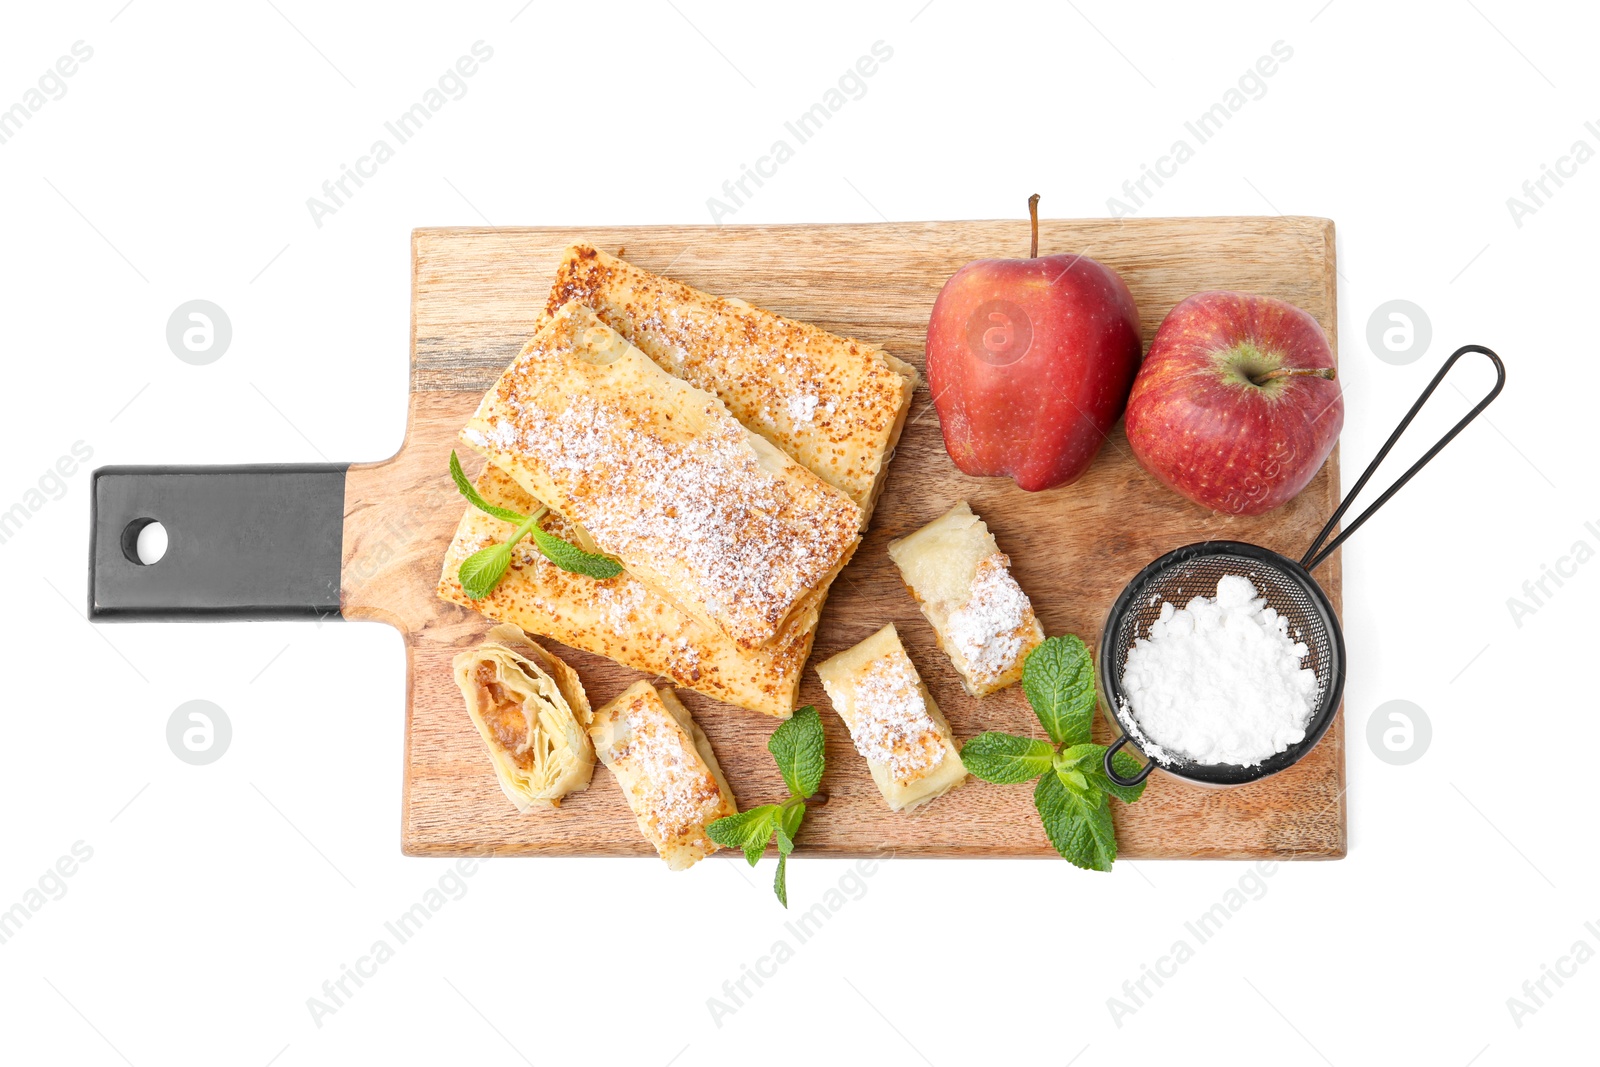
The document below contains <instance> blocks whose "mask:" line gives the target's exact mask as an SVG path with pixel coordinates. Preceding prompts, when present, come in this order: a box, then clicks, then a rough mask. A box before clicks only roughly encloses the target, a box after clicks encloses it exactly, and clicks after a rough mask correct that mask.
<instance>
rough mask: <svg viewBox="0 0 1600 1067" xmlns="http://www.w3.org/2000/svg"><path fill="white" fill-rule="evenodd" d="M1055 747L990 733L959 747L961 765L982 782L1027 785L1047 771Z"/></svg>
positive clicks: (1032, 739) (1040, 742) (1030, 738)
mask: <svg viewBox="0 0 1600 1067" xmlns="http://www.w3.org/2000/svg"><path fill="white" fill-rule="evenodd" d="M1054 755H1055V748H1054V747H1053V746H1052V745H1051V744H1050V743H1049V742H1047V741H1039V740H1036V739H1034V738H1032V737H1017V736H1016V735H1015V734H1002V733H996V732H994V731H990V732H989V733H983V734H979V735H978V736H977V737H974V738H973V739H972V740H971V741H968V742H967V743H966V744H964V745H962V746H961V765H962V766H963V767H965V768H966V769H967V770H969V771H971V772H972V773H973V774H975V775H977V776H978V777H979V778H982V779H983V780H984V781H986V782H997V783H999V784H1000V785H1015V784H1016V783H1018V782H1031V781H1033V780H1034V779H1035V778H1037V777H1039V776H1040V775H1041V774H1043V773H1044V772H1046V771H1048V770H1049V769H1050V760H1051V758H1052V757H1053V756H1054Z"/></svg>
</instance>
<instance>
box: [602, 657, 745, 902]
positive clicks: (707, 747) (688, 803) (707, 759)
mask: <svg viewBox="0 0 1600 1067" xmlns="http://www.w3.org/2000/svg"><path fill="white" fill-rule="evenodd" d="M589 737H590V739H591V740H592V741H593V742H594V749H595V753H596V754H597V755H598V756H599V757H600V762H602V763H604V764H605V765H606V766H607V767H608V768H610V770H611V773H612V774H613V775H615V776H616V779H617V783H618V784H619V785H621V786H622V795H623V796H625V797H627V798H628V806H629V807H630V808H632V809H633V815H634V818H635V819H637V820H638V821H639V830H640V832H641V833H643V834H644V836H645V840H647V841H649V842H650V843H651V844H652V845H654V846H655V850H656V852H657V853H659V854H660V856H661V858H662V859H664V860H666V861H667V867H668V868H670V869H671V870H674V871H681V870H683V869H684V868H686V867H692V866H694V865H695V864H696V863H698V862H700V860H702V859H704V858H705V857H706V856H707V855H708V854H709V853H712V852H715V851H716V850H717V845H716V844H715V843H714V842H713V841H712V840H711V838H710V836H708V835H707V833H706V827H707V826H708V825H710V824H711V823H712V822H715V821H716V820H717V819H721V818H723V817H725V816H728V815H736V814H738V811H739V807H738V805H737V804H735V803H734V800H733V790H732V789H730V788H728V782H727V779H725V778H723V776H722V768H721V767H719V766H717V755H716V753H715V752H712V751H711V742H709V741H707V740H706V735H705V734H704V733H703V732H701V730H700V727H699V726H698V725H697V724H696V723H695V721H694V718H693V717H692V716H691V715H690V714H689V709H688V708H686V707H684V706H683V704H682V703H680V702H679V700H678V697H677V694H675V693H673V691H672V690H670V689H665V688H663V689H656V688H655V687H654V686H652V685H651V684H650V683H649V682H635V683H634V684H633V685H631V686H629V687H628V688H627V689H626V690H624V691H623V693H622V695H621V696H619V697H617V699H615V700H613V701H612V702H611V703H609V704H607V705H606V706H605V707H603V708H601V709H600V710H599V711H597V712H595V713H594V725H592V726H590V727H589Z"/></svg>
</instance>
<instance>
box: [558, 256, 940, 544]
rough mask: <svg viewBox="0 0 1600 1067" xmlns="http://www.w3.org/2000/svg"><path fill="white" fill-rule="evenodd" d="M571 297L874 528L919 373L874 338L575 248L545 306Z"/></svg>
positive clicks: (865, 523)
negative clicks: (710, 397)
mask: <svg viewBox="0 0 1600 1067" xmlns="http://www.w3.org/2000/svg"><path fill="white" fill-rule="evenodd" d="M569 300H577V301H579V302H581V303H583V304H585V305H587V306H588V307H591V308H593V309H594V310H595V312H596V313H598V314H599V316H600V318H601V319H602V320H603V321H604V322H605V323H606V324H607V325H608V326H610V327H611V328H612V329H614V330H616V331H617V332H618V333H620V334H622V336H624V337H626V338H627V339H628V340H629V341H630V342H632V343H633V344H634V345H636V346H637V347H638V348H639V349H640V350H641V351H643V352H644V353H645V355H647V356H649V357H650V358H651V359H653V360H655V362H656V363H657V364H659V365H660V366H661V368H662V369H663V370H666V371H667V372H668V373H671V374H674V375H676V376H678V377H680V378H683V379H684V380H686V381H689V382H692V383H693V384H695V385H697V386H699V387H700V388H701V389H704V390H706V391H707V392H711V393H715V394H716V395H717V396H718V397H720V398H721V399H722V401H723V402H724V403H726V404H727V405H728V410H729V411H731V412H732V413H733V416H734V418H736V419H738V420H739V421H740V422H741V423H743V424H744V425H745V426H746V427H747V428H749V429H750V430H753V431H754V432H756V433H758V434H760V435H761V436H762V437H764V438H766V439H767V440H768V441H771V442H772V443H773V444H775V445H777V446H778V447H779V448H781V449H783V451H785V452H787V453H788V454H789V455H791V456H793V457H794V458H795V459H796V460H798V461H799V462H800V463H801V464H802V465H803V466H805V467H806V468H808V469H809V470H810V471H811V472H812V473H814V474H816V475H817V477H819V478H821V479H822V480H823V481H825V482H827V483H828V484H830V485H833V486H835V487H837V488H839V489H842V490H843V491H844V492H845V493H846V494H847V495H848V496H849V497H850V499H852V500H854V501H855V502H856V503H857V504H858V505H860V507H861V510H862V516H861V528H862V529H863V530H865V529H866V527H867V520H868V519H870V518H871V515H872V509H873V505H874V504H875V503H876V502H877V498H878V494H879V493H880V492H881V491H882V488H883V482H884V476H885V474H886V472H887V470H888V464H889V457H890V455H891V453H892V452H893V451H894V446H895V443H896V442H897V441H898V440H899V439H900V431H901V430H902V429H903V428H904V426H905V419H906V412H907V411H908V410H910V407H911V397H912V393H913V392H914V391H915V389H916V386H917V372H916V370H915V368H913V367H912V366H911V365H910V364H909V363H906V362H904V361H902V360H899V359H896V358H895V357H894V356H892V355H890V354H889V353H888V352H886V351H884V350H883V349H882V348H881V347H879V346H878V345H873V344H868V343H867V342H865V341H855V340H851V339H850V338H847V337H839V336H836V335H834V334H831V333H829V332H827V331H826V330H823V329H821V328H819V327H816V326H812V325H810V324H809V323H804V322H797V321H795V320H793V319H788V318H785V317H783V316H782V315H777V314H774V313H773V312H770V311H765V310H763V309H761V308H758V307H752V306H751V305H749V304H746V303H745V302H744V301H742V300H734V299H724V298H722V297H717V296H712V295H711V294H709V293H704V292H701V291H700V290H698V289H695V288H693V287H691V286H688V285H684V284H683V283H681V282H676V281H673V280H672V279H670V278H664V277H662V276H660V275H658V274H652V273H650V272H649V271H647V270H644V269H642V268H639V267H636V266H634V265H633V264H631V263H628V262H626V261H624V260H621V259H618V258H616V257H615V256H610V255H607V254H606V253H604V252H601V251H599V250H598V249H596V248H594V247H593V246H592V245H587V244H578V245H573V246H572V247H571V248H569V249H567V254H566V256H565V257H564V258H563V260H562V262H561V266H560V268H559V269H558V270H557V272H556V283H555V287H554V288H553V289H551V291H550V300H549V303H548V305H547V307H546V314H547V315H553V314H555V312H556V311H557V309H559V308H560V307H561V306H562V305H563V304H565V303H566V302H567V301H569Z"/></svg>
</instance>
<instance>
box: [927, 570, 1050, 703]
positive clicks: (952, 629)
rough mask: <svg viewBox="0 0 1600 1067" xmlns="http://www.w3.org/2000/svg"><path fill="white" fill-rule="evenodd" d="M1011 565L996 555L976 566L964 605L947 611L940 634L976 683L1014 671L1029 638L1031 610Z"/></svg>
mask: <svg viewBox="0 0 1600 1067" xmlns="http://www.w3.org/2000/svg"><path fill="white" fill-rule="evenodd" d="M1009 563H1010V560H1009V559H1007V558H1006V556H1005V554H1004V553H1001V552H995V553H993V554H991V555H988V556H985V557H984V558H983V559H981V560H979V561H978V569H977V572H976V574H975V575H974V576H973V579H972V589H971V593H970V595H969V596H968V598H967V602H966V603H965V604H963V605H962V606H961V607H960V608H958V609H957V610H956V611H954V612H951V614H950V618H949V619H948V621H947V622H946V624H945V634H946V636H947V637H948V638H949V640H950V643H951V644H953V645H954V646H955V648H956V650H957V651H959V652H960V653H961V656H962V658H963V659H964V660H965V661H966V664H967V674H968V675H969V676H970V677H971V679H972V681H973V682H975V683H977V684H979V685H983V684H987V683H990V682H993V681H994V680H995V679H997V678H999V677H1000V676H1001V675H1003V674H1005V673H1006V672H1007V671H1009V670H1011V669H1012V668H1013V667H1014V666H1016V662H1017V657H1018V656H1020V655H1021V654H1022V653H1023V651H1024V648H1025V647H1026V645H1027V644H1028V639H1029V638H1030V637H1031V636H1032V634H1033V605H1032V604H1031V603H1030V602H1029V600H1028V595H1027V594H1026V593H1024V592H1023V591H1022V587H1021V586H1019V585H1018V584H1017V580H1016V579H1015V578H1013V577H1011V571H1010V569H1009V567H1008V564H1009Z"/></svg>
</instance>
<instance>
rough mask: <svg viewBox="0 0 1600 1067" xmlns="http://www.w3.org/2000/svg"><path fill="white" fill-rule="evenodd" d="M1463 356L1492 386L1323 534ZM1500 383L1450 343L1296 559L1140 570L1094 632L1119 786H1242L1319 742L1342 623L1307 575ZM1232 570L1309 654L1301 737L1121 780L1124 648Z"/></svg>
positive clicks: (1183, 558) (1234, 552)
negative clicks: (1162, 776) (1170, 781)
mask: <svg viewBox="0 0 1600 1067" xmlns="http://www.w3.org/2000/svg"><path fill="white" fill-rule="evenodd" d="M1469 352H1477V353H1481V354H1482V355H1485V356H1487V357H1488V358H1489V360H1490V362H1492V363H1493V364H1494V369H1495V384H1494V388H1493V389H1491V390H1490V391H1489V393H1488V395H1487V396H1485V397H1484V398H1483V399H1482V400H1480V401H1479V402H1478V404H1477V406H1475V407H1474V408H1473V409H1472V410H1471V411H1469V412H1467V414H1466V415H1464V416H1463V417H1462V418H1461V420H1460V421H1459V422H1457V423H1456V424H1455V425H1454V426H1453V427H1451V429H1450V431H1449V432H1448V433H1446V434H1445V435H1444V436H1443V437H1441V438H1440V439H1439V441H1438V442H1437V443H1436V444H1435V445H1434V446H1433V447H1432V448H1430V449H1429V450H1428V451H1427V452H1426V453H1425V454H1424V455H1423V456H1422V458H1421V459H1419V460H1417V462H1416V463H1414V464H1412V465H1411V467H1410V469H1408V470H1407V471H1406V472H1405V473H1404V474H1402V475H1401V476H1400V477H1399V478H1398V479H1396V480H1395V483H1394V484H1393V485H1391V486H1390V487H1389V488H1388V489H1386V490H1384V492H1383V495H1382V496H1380V497H1378V499H1377V500H1376V501H1374V502H1373V504H1372V506H1371V507H1369V508H1367V509H1366V510H1365V511H1363V512H1362V513H1361V514H1360V515H1359V516H1357V517H1356V518H1355V519H1354V520H1353V521H1352V522H1351V523H1350V525H1349V526H1347V527H1345V528H1344V530H1342V531H1341V532H1340V533H1339V534H1338V535H1337V536H1335V537H1333V538H1332V540H1329V535H1330V534H1332V533H1333V530H1334V528H1335V527H1336V526H1338V524H1339V520H1340V519H1341V518H1343V517H1344V513H1345V512H1346V511H1347V510H1348V509H1349V507H1350V505H1351V503H1352V502H1353V501H1354V500H1355V498H1356V497H1357V496H1359V495H1360V493H1361V490H1362V489H1364V488H1365V487H1366V484H1367V482H1368V480H1369V479H1371V477H1372V475H1373V472H1374V471H1376V470H1377V469H1378V466H1379V465H1380V464H1382V463H1383V461H1384V458H1385V457H1387V456H1388V454H1389V451H1390V450H1391V449H1392V448H1393V447H1394V445H1395V442H1396V441H1398V440H1399V439H1400V436H1401V434H1403V433H1405V431H1406V427H1408V426H1410V425H1411V420H1412V419H1414V418H1415V417H1416V415H1417V412H1418V411H1420V410H1422V406H1423V405H1424V404H1425V403H1427V401H1428V397H1430V396H1432V395H1433V391H1434V390H1435V389H1436V388H1438V386H1439V383H1440V382H1441V381H1443V380H1444V377H1445V375H1446V374H1448V373H1449V372H1450V368H1451V367H1453V366H1455V363H1456V361H1457V360H1458V359H1460V358H1461V357H1462V356H1464V355H1466V354H1467V353H1469ZM1505 384H1506V369H1505V366H1504V364H1502V363H1501V362H1500V357H1499V356H1497V355H1495V354H1494V353H1493V352H1491V351H1490V350H1489V349H1487V348H1484V347H1482V346H1481V345H1466V346H1464V347H1462V348H1459V349H1457V350H1456V351H1455V352H1454V353H1453V354H1452V355H1451V356H1450V358H1449V359H1447V360H1446V361H1445V364H1444V366H1443V367H1440V368H1439V372H1438V373H1437V374H1435V375H1434V376H1433V380H1432V381H1431V382H1429V383H1428V387H1427V388H1426V389H1424V390H1423V391H1422V395H1421V396H1419V397H1417V400H1416V403H1414V404H1412V405H1411V410H1410V411H1408V412H1407V413H1406V416H1405V418H1403V419H1401V420H1400V425H1398V426H1396V427H1395V429H1394V432H1393V433H1392V434H1390V435H1389V439H1388V440H1387V441H1385V442H1384V445H1383V447H1382V448H1381V449H1379V450H1378V454H1377V455H1376V456H1374V457H1373V460H1372V462H1371V463H1370V464H1369V465H1368V466H1367V469H1366V470H1365V471H1364V472H1363V473H1362V475H1361V477H1360V478H1359V479H1357V480H1356V484H1355V485H1354V486H1353V487H1352V488H1351V490H1350V492H1349V493H1347V494H1346V495H1345V498H1344V500H1342V501H1341V502H1340V504H1339V507H1338V510H1336V511H1335V512H1334V513H1333V516H1332V517H1331V518H1330V519H1329V520H1328V522H1327V524H1326V525H1325V526H1323V528H1322V531H1321V532H1320V533H1318V534H1317V536H1316V539H1315V540H1314V541H1312V543H1311V547H1310V548H1308V549H1307V550H1306V554H1305V555H1304V556H1303V557H1302V558H1301V559H1300V561H1299V562H1298V563H1297V562H1295V561H1294V560H1292V559H1290V558H1288V557H1287V556H1283V555H1280V554H1279V553H1277V552H1274V551H1272V550H1271V549H1268V548H1262V547H1261V546H1259V545H1251V544H1245V543H1244V542H1242V541H1203V542H1200V543H1198V544H1193V545H1186V546H1184V547H1183V548H1179V549H1176V550H1175V551H1172V552H1169V553H1167V554H1166V555H1164V556H1162V557H1161V558H1160V559H1158V560H1156V561H1155V562H1154V563H1151V564H1150V565H1149V566H1148V567H1146V568H1145V569H1144V570H1142V571H1140V572H1139V573H1138V575H1136V576H1135V577H1134V579H1133V580H1132V581H1131V582H1129V583H1128V585H1127V586H1126V587H1125V588H1124V589H1123V590H1122V594H1121V595H1120V596H1118V597H1117V600H1116V603H1114V604H1113V605H1112V606H1111V612H1110V614H1109V615H1107V616H1106V624H1105V628H1104V630H1103V631H1102V633H1101V637H1100V658H1099V670H1100V692H1101V694H1102V695H1103V697H1104V698H1105V702H1106V710H1107V712H1109V714H1110V715H1111V717H1112V719H1113V721H1114V722H1115V723H1116V725H1117V726H1118V727H1119V728H1120V729H1121V731H1122V736H1120V737H1119V738H1118V739H1117V740H1116V742H1115V743H1113V744H1112V745H1111V747H1110V748H1108V749H1107V750H1106V755H1105V770H1106V774H1108V775H1109V776H1110V777H1111V778H1112V779H1113V780H1115V781H1117V782H1120V783H1122V784H1124V785H1137V784H1138V783H1140V782H1142V781H1144V780H1145V778H1147V777H1149V775H1150V772H1151V771H1152V770H1155V769H1156V768H1157V767H1158V766H1159V768H1160V769H1161V770H1163V771H1166V772H1167V773H1168V774H1172V775H1176V776H1177V777H1179V778H1184V779H1187V780H1189V781H1192V782H1199V783H1203V784H1207V785H1217V786H1229V785H1243V784H1244V783H1245V782H1253V781H1256V780H1257V779H1260V778H1265V777H1266V776H1268V775H1269V774H1275V773H1277V772H1278V771H1281V770H1283V769H1284V768H1285V767H1288V766H1291V765H1292V764H1294V763H1296V762H1298V761H1299V760H1300V758H1301V757H1303V756H1304V755H1305V754H1306V753H1307V752H1310V751H1311V750H1312V749H1313V748H1314V747H1316V744H1317V742H1318V741H1320V740H1321V739H1322V735H1323V734H1324V733H1326V732H1327V730H1328V726H1329V725H1330V724H1331V723H1332V722H1333V717H1334V715H1335V714H1337V712H1338V710H1339V698H1340V696H1341V695H1342V694H1343V692H1344V635H1343V633H1342V632H1341V631H1340V629H1339V619H1338V617H1337V616H1336V615H1335V614H1334V612H1333V605H1332V604H1330V603H1329V602H1328V597H1327V594H1325V593H1324V592H1323V591H1322V587H1321V586H1319V585H1318V584H1317V582H1316V579H1314V578H1313V577H1311V572H1312V571H1313V570H1315V569H1316V568H1317V567H1318V566H1319V565H1320V564H1321V563H1322V562H1323V561H1325V560H1326V559H1327V558H1328V557H1329V556H1330V555H1332V554H1333V552H1334V550H1335V549H1337V548H1338V547H1339V546H1340V545H1341V544H1343V543H1344V542H1345V540H1346V539H1348V538H1349V537H1350V535H1351V534H1353V533H1355V532H1356V530H1358V529H1360V527H1361V525H1362V524H1363V523H1365V522H1366V521H1367V519H1369V518H1370V517H1371V516H1372V514H1373V513H1374V512H1375V511H1377V510H1378V509H1379V508H1381V507H1382V506H1383V505H1384V504H1386V503H1387V502H1388V501H1389V498H1390V497H1392V496H1394V494H1395V493H1396V492H1398V491H1399V490H1400V487H1401V486H1403V485H1405V484H1406V482H1408V481H1410V480H1411V478H1412V476H1413V475H1415V474H1416V473H1417V472H1418V471H1419V470H1421V469H1422V468H1423V467H1424V466H1425V465H1426V464H1427V463H1428V461H1429V460H1431V459H1433V457H1434V456H1436V455H1438V454H1439V451H1440V450H1441V449H1442V448H1444V446H1445V445H1447V444H1449V443H1450V441H1451V440H1452V439H1454V437H1455V436H1456V434H1458V433H1460V432H1461V431H1462V429H1464V428H1465V427H1466V425H1467V423H1469V422H1471V421H1472V420H1473V419H1475V418H1477V417H1478V414H1479V413H1480V412H1481V411H1483V409H1484V408H1486V407H1488V406H1489V404H1490V402H1491V401H1493V400H1494V398H1495V397H1497V396H1499V395H1500V390H1501V389H1502V388H1504V387H1505ZM1324 542H1326V543H1324ZM1230 574H1238V575H1243V576H1244V577H1246V578H1248V579H1250V581H1251V583H1252V584H1253V585H1255V587H1256V591H1257V594H1258V595H1259V596H1261V597H1263V598H1264V599H1265V600H1266V604H1267V607H1269V608H1273V609H1274V610H1276V611H1277V612H1278V614H1279V615H1281V616H1282V617H1283V618H1284V619H1286V620H1287V621H1288V624H1289V636H1290V637H1292V638H1294V639H1295V640H1297V641H1303V642H1305V644H1306V649H1307V651H1306V656H1305V658H1304V659H1303V660H1302V661H1301V666H1302V667H1305V668H1307V669H1309V670H1312V671H1314V672H1315V673H1316V676H1317V695H1316V702H1315V705H1314V707H1313V710H1312V713H1311V717H1310V718H1309V719H1308V720H1307V722H1306V732H1305V737H1304V739H1302V740H1301V741H1299V742H1298V743H1296V744H1294V745H1291V746H1289V747H1288V748H1287V749H1285V750H1284V751H1282V752H1279V753H1277V754H1276V755H1274V756H1272V757H1271V758H1270V759H1267V760H1265V761H1263V762H1261V763H1259V764H1256V765H1255V766H1252V767H1245V766H1242V765H1239V764H1232V763H1197V762H1194V761H1190V760H1183V759H1181V758H1178V757H1174V756H1170V755H1169V758H1168V759H1166V760H1163V761H1157V760H1155V759H1147V762H1146V763H1145V765H1144V767H1143V768H1142V769H1141V770H1140V771H1139V773H1138V774H1137V775H1135V776H1134V777H1132V778H1124V777H1123V776H1122V775H1120V774H1118V773H1117V772H1116V771H1115V770H1114V769H1113V768H1112V765H1111V758H1112V756H1113V755H1115V754H1116V753H1117V752H1118V751H1119V750H1120V749H1121V748H1122V747H1123V746H1124V745H1127V744H1129V743H1132V744H1133V745H1134V746H1135V747H1140V745H1139V742H1140V740H1141V736H1140V734H1139V732H1138V724H1137V722H1135V721H1134V719H1133V716H1132V712H1131V710H1130V709H1129V707H1128V703H1127V700H1126V698H1125V696H1124V694H1123V691H1122V673H1123V669H1124V668H1125V667H1126V665H1127V660H1128V650H1129V649H1130V648H1132V647H1133V644H1134V642H1135V641H1136V640H1138V639H1139V638H1141V637H1148V636H1149V634H1150V625H1151V623H1153V622H1155V621H1156V619H1157V617H1158V616H1159V615H1160V613H1161V605H1162V603H1163V602H1171V603H1173V604H1174V605H1176V606H1178V607H1182V606H1183V605H1185V604H1187V603H1188V602H1189V601H1190V600H1191V599H1193V598H1194V597H1197V596H1215V595H1216V592H1217V581H1218V580H1219V579H1221V578H1223V577H1225V576H1227V575H1230ZM1146 755H1147V756H1148V753H1146Z"/></svg>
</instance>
